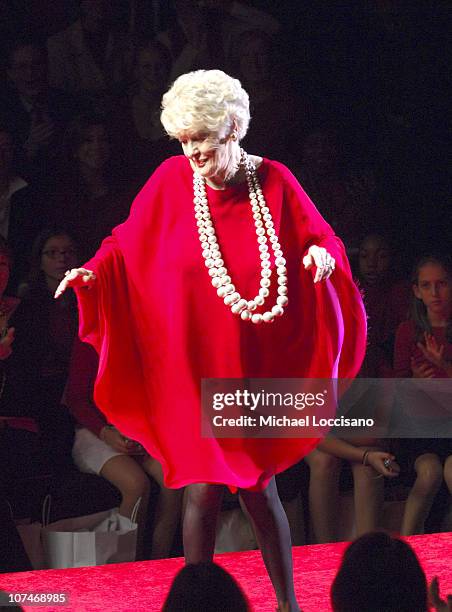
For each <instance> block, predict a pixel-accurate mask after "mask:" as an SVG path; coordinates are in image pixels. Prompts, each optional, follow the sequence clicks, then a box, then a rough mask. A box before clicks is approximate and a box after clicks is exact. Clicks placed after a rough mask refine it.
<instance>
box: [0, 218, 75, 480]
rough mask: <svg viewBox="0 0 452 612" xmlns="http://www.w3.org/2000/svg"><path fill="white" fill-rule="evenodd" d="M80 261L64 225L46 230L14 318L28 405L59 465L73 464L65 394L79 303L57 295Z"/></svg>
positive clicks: (17, 366)
mask: <svg viewBox="0 0 452 612" xmlns="http://www.w3.org/2000/svg"><path fill="white" fill-rule="evenodd" d="M77 262H78V257H77V247H76V243H75V241H74V239H73V238H72V237H71V236H70V235H68V233H67V232H66V231H65V230H63V229H58V228H51V229H49V230H45V231H43V232H42V233H41V234H40V235H39V236H38V237H37V239H36V241H35V243H34V245H33V251H32V258H31V271H30V277H29V282H28V284H27V285H26V286H23V287H22V293H23V294H24V297H23V299H22V302H21V303H20V305H19V307H18V308H17V310H16V311H15V313H14V316H13V317H12V319H11V322H12V324H13V325H14V327H15V350H14V353H13V355H12V359H13V361H14V367H15V369H16V371H17V372H20V373H21V375H22V376H23V378H24V381H25V382H24V387H25V389H26V393H27V397H28V405H29V408H28V409H29V411H30V414H31V416H33V418H35V419H36V420H37V422H38V424H39V427H40V435H41V438H42V440H41V441H42V443H43V444H44V445H45V446H47V447H48V449H49V453H50V456H51V457H52V460H53V462H54V465H55V468H56V469H58V468H61V469H63V468H64V467H69V466H70V465H71V453H70V450H71V448H72V442H73V426H72V421H71V419H70V417H69V414H68V413H67V411H66V410H65V409H64V407H62V406H61V398H62V395H63V391H64V387H65V384H66V380H67V376H68V371H69V360H70V355H71V350H72V344H73V341H74V337H75V335H76V332H77V306H76V302H75V297H74V296H72V295H68V296H65V297H64V299H63V300H58V301H56V300H55V299H54V298H53V294H54V292H55V289H56V287H57V286H58V284H59V282H60V281H61V280H62V278H63V277H64V273H65V271H66V270H67V269H69V268H73V267H74V266H75V265H77Z"/></svg>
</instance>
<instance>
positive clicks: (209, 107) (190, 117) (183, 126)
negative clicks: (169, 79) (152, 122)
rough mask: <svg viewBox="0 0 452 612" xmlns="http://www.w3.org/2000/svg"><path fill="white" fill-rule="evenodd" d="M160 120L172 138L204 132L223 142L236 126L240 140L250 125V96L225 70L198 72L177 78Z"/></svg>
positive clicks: (165, 98)
mask: <svg viewBox="0 0 452 612" xmlns="http://www.w3.org/2000/svg"><path fill="white" fill-rule="evenodd" d="M160 119H161V121H162V124H163V127H164V128H165V131H166V132H167V134H168V135H169V136H171V138H179V137H180V136H181V135H182V134H184V133H187V132H189V133H190V132H191V133H199V132H203V131H208V132H209V133H213V134H217V135H218V136H219V137H220V138H223V137H225V136H227V135H228V134H229V133H230V132H231V131H232V129H233V127H234V123H235V126H236V128H237V136H238V139H239V140H241V139H242V138H243V137H244V136H245V134H246V132H247V130H248V125H249V122H250V103H249V98H248V94H247V93H246V91H245V90H244V89H243V87H242V85H241V83H240V81H239V80H237V79H234V78H232V77H230V76H229V75H227V74H226V73H225V72H223V71H222V70H195V71H194V72H188V73H187V74H183V75H181V76H180V77H178V78H177V79H176V80H175V81H174V83H173V85H172V86H171V88H170V89H169V90H168V91H167V92H166V94H165V95H164V96H163V98H162V113H161V116H160Z"/></svg>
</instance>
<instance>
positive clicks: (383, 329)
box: [358, 234, 410, 378]
mask: <svg viewBox="0 0 452 612" xmlns="http://www.w3.org/2000/svg"><path fill="white" fill-rule="evenodd" d="M399 268H400V260H399V258H398V256H397V253H396V252H395V249H394V248H393V247H391V246H390V244H389V241H388V240H387V238H385V237H384V236H382V235H379V234H369V235H367V236H366V237H365V238H364V239H363V241H362V242H361V244H360V245H359V252H358V281H359V285H360V287H361V289H362V292H363V298H364V305H365V307H366V312H367V317H368V330H367V338H368V346H367V351H366V357H365V361H364V363H363V366H362V368H361V371H360V376H363V377H367V378H376V377H379V378H386V377H388V378H390V377H391V376H392V373H393V363H392V360H393V352H394V340H395V332H396V329H397V327H398V325H399V324H400V323H401V322H402V321H404V320H405V319H406V317H407V315H408V308H409V297H410V295H409V292H410V287H409V284H408V283H407V282H406V281H405V280H402V278H401V275H400V271H399Z"/></svg>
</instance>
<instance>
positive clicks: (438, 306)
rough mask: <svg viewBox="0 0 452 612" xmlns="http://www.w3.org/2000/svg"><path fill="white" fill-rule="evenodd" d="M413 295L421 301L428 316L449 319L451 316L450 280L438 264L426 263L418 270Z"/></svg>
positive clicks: (451, 290) (451, 289) (451, 288)
mask: <svg viewBox="0 0 452 612" xmlns="http://www.w3.org/2000/svg"><path fill="white" fill-rule="evenodd" d="M413 291H414V295H415V296H416V297H417V298H418V299H419V300H422V301H423V303H424V305H425V307H426V308H427V314H428V315H430V316H434V317H435V318H437V317H443V318H445V319H448V318H450V316H451V314H452V279H451V278H450V276H449V275H448V273H447V271H446V270H445V269H444V268H443V266H442V265H441V264H439V263H435V262H433V261H432V262H428V263H425V264H424V265H423V266H421V268H419V273H418V279H417V283H416V284H414V285H413Z"/></svg>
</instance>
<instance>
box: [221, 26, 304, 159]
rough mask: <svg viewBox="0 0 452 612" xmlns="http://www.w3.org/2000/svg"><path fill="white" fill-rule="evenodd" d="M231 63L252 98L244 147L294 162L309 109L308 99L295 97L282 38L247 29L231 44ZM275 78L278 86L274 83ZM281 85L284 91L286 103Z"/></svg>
mask: <svg viewBox="0 0 452 612" xmlns="http://www.w3.org/2000/svg"><path fill="white" fill-rule="evenodd" d="M228 64H229V72H230V73H231V74H232V75H233V76H235V77H237V78H238V79H239V80H240V81H241V83H242V84H243V87H244V88H245V91H246V92H247V93H248V94H249V97H250V112H251V117H252V122H253V123H252V125H253V129H252V130H251V131H250V132H249V133H248V134H247V136H246V137H245V139H244V141H243V146H244V148H245V149H246V150H247V151H249V152H250V153H253V152H255V151H260V152H261V153H262V154H263V155H264V156H267V157H271V158H272V159H278V160H280V161H282V162H284V163H288V164H293V162H294V161H295V160H296V159H297V157H298V156H299V154H300V150H299V147H300V139H301V135H302V128H304V129H306V126H307V125H308V124H309V121H310V110H309V104H308V103H307V101H306V100H305V99H303V98H301V97H299V98H298V99H296V98H295V96H294V93H293V82H292V81H293V78H291V77H290V75H289V72H288V69H287V61H286V58H285V57H284V54H283V51H282V48H281V41H280V39H276V38H271V37H270V36H269V35H268V34H266V33H265V32H263V31H262V30H257V29H255V30H250V31H247V32H244V33H243V34H241V36H240V37H239V38H238V40H237V42H236V44H235V45H233V46H232V47H231V51H230V57H229V60H228ZM276 80H277V81H278V83H279V86H278V88H275V87H273V86H272V84H273V83H274V82H275V81H276ZM280 88H284V90H285V93H284V104H281V89H280ZM270 124H271V125H272V129H271V131H269V128H268V126H269V125H270Z"/></svg>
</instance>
